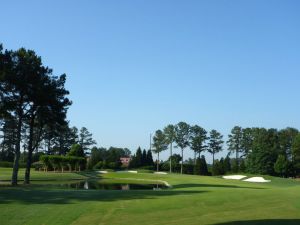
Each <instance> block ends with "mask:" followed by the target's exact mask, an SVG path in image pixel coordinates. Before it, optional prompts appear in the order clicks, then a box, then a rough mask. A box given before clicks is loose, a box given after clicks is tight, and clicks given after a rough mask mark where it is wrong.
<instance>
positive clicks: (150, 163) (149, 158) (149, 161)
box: [147, 150, 154, 166]
mask: <svg viewBox="0 0 300 225" xmlns="http://www.w3.org/2000/svg"><path fill="white" fill-rule="evenodd" d="M153 165H154V162H153V157H152V151H151V150H148V151H147V166H153Z"/></svg>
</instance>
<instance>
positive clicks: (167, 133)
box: [151, 122, 300, 177]
mask: <svg viewBox="0 0 300 225" xmlns="http://www.w3.org/2000/svg"><path fill="white" fill-rule="evenodd" d="M226 144H227V149H228V151H229V153H228V156H229V155H234V159H233V160H232V159H229V157H226V158H225V159H223V158H222V159H221V160H215V155H216V154H217V153H219V152H221V151H223V150H224V140H223V135H222V134H221V133H220V132H218V131H217V130H215V129H213V130H211V131H209V132H208V131H206V130H205V129H204V128H202V127H200V126H198V125H193V126H191V125H189V124H187V123H185V122H179V123H178V124H176V125H172V124H170V125H167V126H166V127H165V128H164V129H162V130H157V131H156V132H155V135H154V136H153V143H152V145H151V147H152V151H153V152H154V153H156V154H157V161H156V162H157V170H158V169H159V162H160V160H159V155H160V153H161V152H162V151H165V150H167V149H169V151H170V157H169V171H170V172H172V168H173V167H172V161H173V160H171V156H173V153H172V152H173V147H175V148H179V149H180V151H181V160H180V161H181V168H180V172H181V173H183V168H184V150H185V149H187V148H189V149H190V150H192V151H193V153H194V159H193V164H194V167H196V166H197V161H198V162H200V161H201V154H202V153H203V152H209V153H210V154H211V155H212V158H213V163H212V170H213V171H214V172H213V174H220V173H223V172H224V171H225V172H226V169H224V168H228V164H229V167H232V168H233V171H234V172H238V171H241V172H249V173H254V174H268V175H277V176H284V177H287V176H297V175H299V174H300V133H299V131H298V130H297V129H295V128H289V127H288V128H286V129H282V130H277V129H266V128H256V127H254V128H242V127H240V126H235V127H234V128H233V129H232V130H231V133H230V134H229V135H228V140H227V142H226ZM174 145H175V146H174ZM220 171H221V172H220ZM227 171H228V169H227Z"/></svg>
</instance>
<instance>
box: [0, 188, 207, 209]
mask: <svg viewBox="0 0 300 225" xmlns="http://www.w3.org/2000/svg"><path fill="white" fill-rule="evenodd" d="M205 192H206V191H176V190H160V191H152V190H149V191H98V190H44V189H43V190H41V189H18V188H13V189H5V190H1V192H0V205H1V204H10V203H16V202H19V203H22V204H72V203H78V202H84V201H98V202H101V201H103V202H106V201H119V200H134V199H155V198H160V197H165V196H180V195H181V196H188V195H193V194H202V193H205Z"/></svg>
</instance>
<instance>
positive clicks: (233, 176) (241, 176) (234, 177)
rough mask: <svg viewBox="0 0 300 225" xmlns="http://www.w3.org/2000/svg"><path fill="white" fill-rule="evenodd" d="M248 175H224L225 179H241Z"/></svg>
mask: <svg viewBox="0 0 300 225" xmlns="http://www.w3.org/2000/svg"><path fill="white" fill-rule="evenodd" d="M245 177H247V176H244V175H230V176H223V178H224V179H228V180H241V179H244V178H245Z"/></svg>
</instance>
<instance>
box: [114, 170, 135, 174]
mask: <svg viewBox="0 0 300 225" xmlns="http://www.w3.org/2000/svg"><path fill="white" fill-rule="evenodd" d="M116 173H138V171H136V170H121V171H116Z"/></svg>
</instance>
